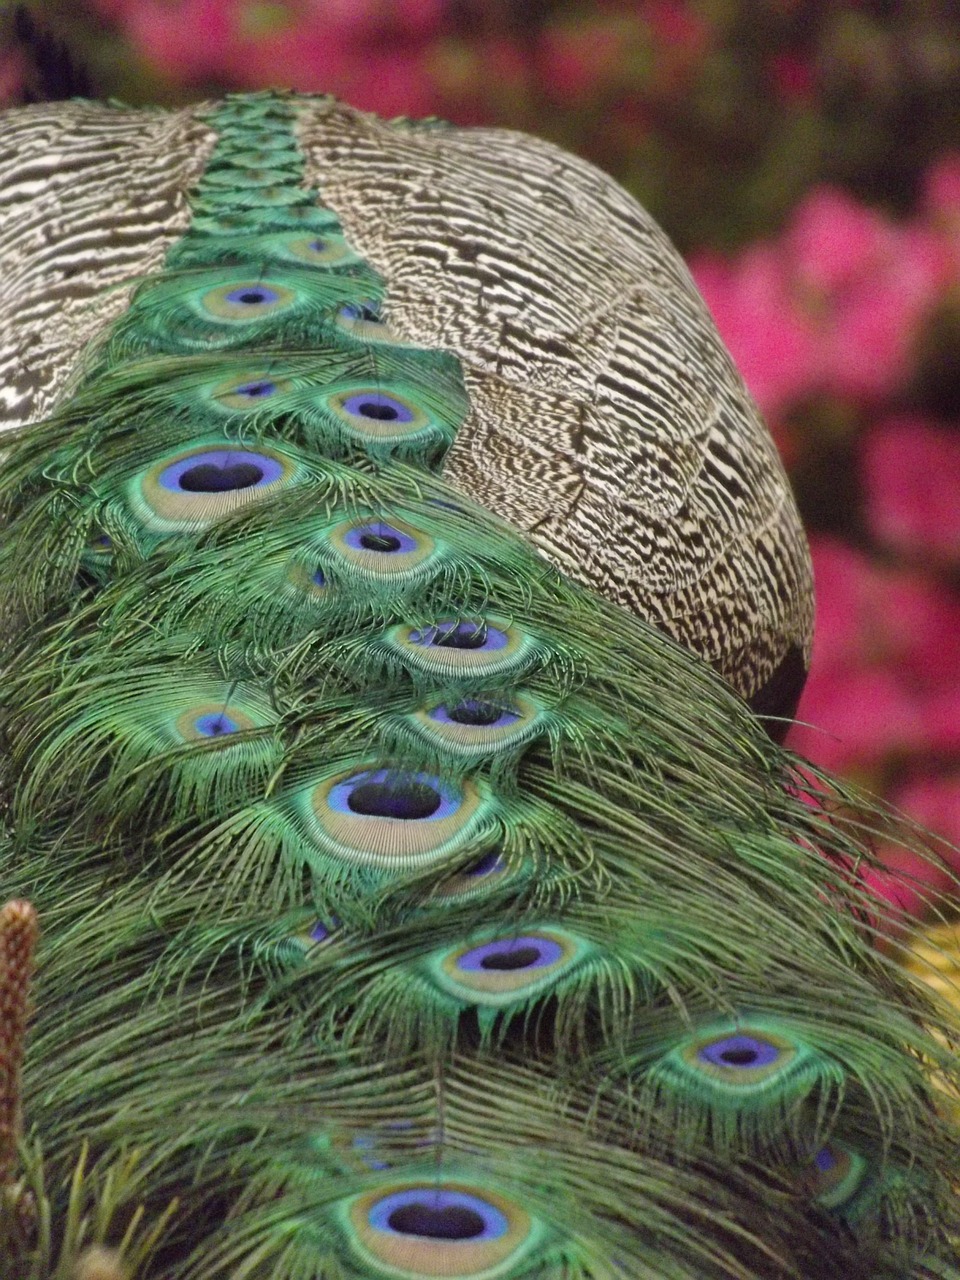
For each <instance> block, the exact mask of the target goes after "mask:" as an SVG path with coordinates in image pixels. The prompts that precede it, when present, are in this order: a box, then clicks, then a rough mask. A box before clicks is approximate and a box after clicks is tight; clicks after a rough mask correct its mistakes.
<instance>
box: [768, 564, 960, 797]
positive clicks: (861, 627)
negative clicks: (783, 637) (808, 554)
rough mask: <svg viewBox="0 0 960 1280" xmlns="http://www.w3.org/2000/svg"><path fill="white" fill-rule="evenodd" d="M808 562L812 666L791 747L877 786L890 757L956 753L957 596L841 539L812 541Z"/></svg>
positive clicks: (959, 698)
mask: <svg viewBox="0 0 960 1280" xmlns="http://www.w3.org/2000/svg"><path fill="white" fill-rule="evenodd" d="M813 560H814V575H815V581H816V587H817V630H816V634H815V638H814V655H813V665H812V669H811V673H810V679H809V681H808V684H807V688H806V690H805V692H804V695H803V698H802V700H801V703H800V708H799V712H798V717H799V719H800V720H801V721H803V722H804V723H803V724H799V725H797V726H796V727H795V728H794V729H793V730H792V731H791V734H790V745H791V746H792V747H793V748H794V749H795V750H798V751H800V752H802V753H803V754H804V755H807V756H809V757H810V758H811V759H812V760H814V761H816V763H818V764H820V765H822V766H823V767H825V768H828V769H832V770H836V771H838V772H843V773H847V774H852V775H855V776H859V777H860V778H862V779H863V780H864V781H866V782H869V783H871V784H873V785H876V784H877V783H878V782H881V781H882V779H883V772H884V770H885V769H886V768H887V767H889V766H890V765H891V764H892V763H894V762H898V761H899V762H902V761H904V760H909V759H910V758H912V757H914V756H916V755H917V754H919V753H924V752H938V753H942V752H949V751H953V750H955V749H956V748H957V746H958V745H960V727H958V726H960V719H957V718H956V717H955V714H954V713H955V711H956V710H958V709H960V693H958V690H960V600H958V599H957V598H956V596H954V595H952V594H951V593H950V592H949V591H947V590H945V589H944V588H943V587H942V586H941V585H940V584H938V583H937V582H936V581H934V580H931V579H917V578H915V577H913V576H911V575H909V574H906V573H904V572H897V571H893V570H887V569H881V568H879V567H878V566H876V565H875V564H873V563H872V562H871V561H870V560H869V559H868V558H867V557H866V556H865V555H863V554H862V553H861V552H859V551H856V550H854V549H853V548H852V547H850V546H848V545H847V544H845V543H842V542H837V541H833V540H826V539H815V540H814V542H813Z"/></svg>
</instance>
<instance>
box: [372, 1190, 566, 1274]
mask: <svg viewBox="0 0 960 1280" xmlns="http://www.w3.org/2000/svg"><path fill="white" fill-rule="evenodd" d="M347 1221H348V1222H349V1225H350V1228H351V1230H350V1239H351V1244H352V1245H353V1247H354V1249H355V1250H356V1251H357V1252H358V1253H359V1254H360V1255H361V1257H362V1258H363V1260H364V1262H365V1263H366V1264H367V1265H370V1264H371V1263H373V1264H374V1265H375V1266H376V1268H377V1269H378V1271H381V1272H383V1273H385V1274H388V1275H395V1276H403V1277H405V1278H406V1280H410V1278H416V1277H420V1276H433V1277H440V1276H445V1277H449V1278H451V1280H452V1278H454V1277H456V1278H459V1280H469V1278H470V1277H478V1278H479V1277H480V1276H483V1277H493V1276H499V1275H501V1274H504V1273H505V1272H506V1271H507V1269H508V1268H513V1267H515V1266H516V1265H517V1264H518V1263H519V1262H520V1260H521V1259H522V1258H523V1256H524V1255H525V1254H527V1253H528V1252H529V1250H530V1248H531V1247H532V1246H533V1245H534V1244H535V1243H536V1241H537V1240H538V1239H539V1237H540V1235H541V1230H540V1229H539V1225H538V1224H536V1223H535V1222H534V1221H533V1220H532V1219H531V1217H530V1215H529V1214H528V1213H527V1212H526V1211H525V1210H524V1209H522V1208H521V1207H520V1206H519V1205H518V1204H516V1203H514V1202H513V1201H511V1200H509V1199H507V1197H505V1196H503V1195H501V1194H499V1193H498V1192H493V1191H490V1190H488V1189H487V1188H486V1187H483V1188H481V1187H476V1186H472V1185H470V1184H469V1183H460V1182H450V1181H438V1180H435V1179H427V1180H424V1181H422V1182H412V1181H411V1182H406V1183H401V1184H399V1185H398V1184H397V1183H396V1182H394V1183H393V1185H392V1186H387V1187H381V1188H378V1189H377V1190H375V1191H370V1192H367V1193H366V1194H364V1195H361V1196H357V1197H356V1198H355V1199H354V1200H353V1201H352V1202H350V1203H349V1208H348V1213H347Z"/></svg>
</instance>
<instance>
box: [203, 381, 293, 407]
mask: <svg viewBox="0 0 960 1280" xmlns="http://www.w3.org/2000/svg"><path fill="white" fill-rule="evenodd" d="M292 387H293V383H291V382H290V381H289V379H287V378H279V377H273V376H271V375H269V374H267V373H264V372H260V371H258V372H253V371H251V373H250V374H249V375H248V376H247V377H241V378H230V379H228V380H227V381H226V382H221V383H218V385H217V386H215V387H214V388H213V389H212V390H211V391H210V393H209V396H210V399H211V400H212V401H213V403H214V404H215V405H217V406H219V407H220V408H222V409H241V410H247V411H249V410H251V409H256V408H258V406H260V405H262V404H266V403H268V402H270V401H275V400H276V399H277V397H278V396H281V395H284V394H286V393H288V392H289V391H290V390H291V389H292Z"/></svg>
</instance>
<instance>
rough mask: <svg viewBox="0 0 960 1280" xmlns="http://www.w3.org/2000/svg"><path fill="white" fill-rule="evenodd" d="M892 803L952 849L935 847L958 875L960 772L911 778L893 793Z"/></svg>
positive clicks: (940, 845)
mask: <svg viewBox="0 0 960 1280" xmlns="http://www.w3.org/2000/svg"><path fill="white" fill-rule="evenodd" d="M894 800H895V803H896V805H897V807H898V808H899V809H902V810H903V811H904V813H907V814H909V815H910V817H911V818H913V819H914V820H915V821H916V822H919V823H920V824H921V826H924V827H926V828H927V829H928V830H929V831H932V832H935V833H936V834H937V835H939V836H943V838H944V840H947V841H949V842H950V845H951V846H954V847H953V848H949V847H946V846H944V845H942V844H938V845H937V849H938V852H939V853H940V854H941V856H942V857H943V858H944V860H945V861H946V862H947V863H948V864H949V866H950V867H951V868H952V869H953V870H954V871H957V872H960V772H958V773H952V774H947V775H944V776H940V775H936V774H928V775H926V776H921V777H918V778H914V779H913V780H912V781H910V782H908V783H906V784H905V785H904V786H902V787H901V788H899V789H898V790H897V791H896V792H895V793H894Z"/></svg>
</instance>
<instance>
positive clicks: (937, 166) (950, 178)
mask: <svg viewBox="0 0 960 1280" xmlns="http://www.w3.org/2000/svg"><path fill="white" fill-rule="evenodd" d="M923 203H924V207H925V208H926V209H927V210H928V212H929V213H930V214H931V215H933V216H934V217H944V218H946V219H947V220H950V221H953V220H956V219H960V151H948V152H947V154H946V155H943V156H941V157H940V158H939V159H938V160H936V161H935V162H934V163H933V164H932V165H931V166H930V168H929V169H928V170H927V174H926V177H925V179H924V185H923Z"/></svg>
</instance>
